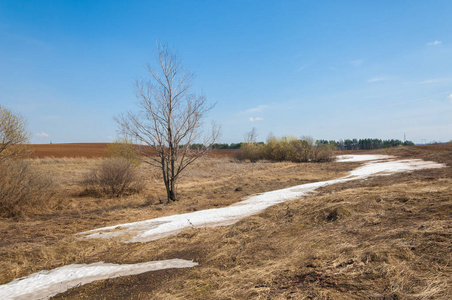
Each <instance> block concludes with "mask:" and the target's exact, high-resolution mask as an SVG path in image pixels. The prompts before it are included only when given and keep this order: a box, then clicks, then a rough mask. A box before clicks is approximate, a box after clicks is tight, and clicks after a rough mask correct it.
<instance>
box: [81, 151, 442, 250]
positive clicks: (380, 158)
mask: <svg viewBox="0 0 452 300" xmlns="http://www.w3.org/2000/svg"><path fill="white" fill-rule="evenodd" d="M391 158H392V157H390V156H386V155H377V156H369V155H366V156H365V155H344V156H342V157H341V158H340V161H362V160H372V159H373V160H375V159H377V160H376V161H371V162H367V163H365V164H364V165H363V166H361V167H359V168H357V169H355V170H353V171H351V172H350V174H349V175H348V176H346V177H342V178H338V179H333V180H327V181H321V182H315V183H308V184H302V185H298V186H294V187H290V188H285V189H281V190H276V191H271V192H267V193H262V194H258V195H254V196H251V197H249V198H248V199H246V200H244V201H241V202H238V203H235V204H233V205H231V206H228V207H223V208H215V209H207V210H202V211H196V212H192V213H185V214H179V215H172V216H167V217H161V218H156V219H150V220H146V221H140V222H134V223H127V224H120V225H115V226H109V227H103V228H98V229H94V230H90V231H86V232H82V233H79V235H81V236H83V237H84V238H111V237H120V238H123V239H124V242H126V243H136V242H148V241H152V240H157V239H160V238H163V237H167V236H170V235H173V234H176V233H178V232H180V231H182V230H183V229H186V228H190V227H192V228H200V227H214V226H224V225H231V224H234V223H236V222H237V221H239V220H241V219H243V218H245V217H248V216H251V215H254V214H257V213H259V212H261V211H263V210H265V209H266V208H268V207H270V206H273V205H275V204H278V203H281V202H285V201H288V200H292V199H296V198H299V197H302V196H306V195H308V194H310V193H312V192H314V191H315V190H316V189H318V188H320V187H323V186H327V185H331V184H336V183H343V182H347V181H350V180H357V179H365V178H367V177H369V176H372V175H389V174H393V173H397V172H409V171H413V170H420V169H427V168H442V167H444V165H443V164H438V163H435V162H429V161H423V160H420V159H409V160H393V159H391Z"/></svg>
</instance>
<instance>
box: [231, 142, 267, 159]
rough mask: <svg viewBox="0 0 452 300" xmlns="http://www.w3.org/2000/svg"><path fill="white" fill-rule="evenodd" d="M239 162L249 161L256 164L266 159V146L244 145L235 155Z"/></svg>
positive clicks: (256, 144) (258, 144) (257, 144)
mask: <svg viewBox="0 0 452 300" xmlns="http://www.w3.org/2000/svg"><path fill="white" fill-rule="evenodd" d="M234 157H235V158H236V159H237V160H245V159H249V160H250V161H251V162H252V163H255V162H257V161H259V160H261V159H264V158H265V145H264V144H260V143H243V144H242V146H241V147H240V149H239V150H237V151H236V152H235V154H234Z"/></svg>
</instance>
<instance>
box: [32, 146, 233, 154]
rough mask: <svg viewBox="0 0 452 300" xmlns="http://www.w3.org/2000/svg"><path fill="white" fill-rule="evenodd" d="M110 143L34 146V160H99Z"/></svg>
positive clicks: (220, 152) (222, 152)
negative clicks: (69, 158) (81, 158)
mask: <svg viewBox="0 0 452 300" xmlns="http://www.w3.org/2000/svg"><path fill="white" fill-rule="evenodd" d="M108 145H109V144H108V143H70V144H33V145H31V147H32V149H33V154H32V157H33V158H45V157H56V158H62V157H86V158H98V157H106V156H107V148H108ZM234 151H235V150H234V149H221V150H214V151H211V152H209V153H208V156H209V157H233V156H234Z"/></svg>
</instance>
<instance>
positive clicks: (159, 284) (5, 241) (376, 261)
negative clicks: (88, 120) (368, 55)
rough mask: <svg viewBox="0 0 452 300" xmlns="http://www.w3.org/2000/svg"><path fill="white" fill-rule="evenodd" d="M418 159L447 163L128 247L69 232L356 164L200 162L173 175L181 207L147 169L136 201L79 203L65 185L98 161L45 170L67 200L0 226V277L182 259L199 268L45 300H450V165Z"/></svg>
mask: <svg viewBox="0 0 452 300" xmlns="http://www.w3.org/2000/svg"><path fill="white" fill-rule="evenodd" d="M405 155H406V156H408V155H414V154H413V153H411V154H409V153H408V154H405ZM416 155H418V156H422V155H424V156H429V157H430V158H431V159H433V158H436V160H437V161H441V162H445V163H448V164H449V167H448V168H445V169H436V170H425V171H417V172H415V173H404V174H397V175H391V176H381V177H375V178H371V179H369V180H365V181H356V182H355V181H352V182H348V183H345V184H340V185H334V186H328V187H325V188H323V189H321V191H320V192H319V193H318V194H316V195H315V196H311V197H307V198H304V199H300V200H295V201H291V202H287V203H283V204H280V205H277V206H274V207H272V208H269V209H267V210H266V211H265V212H263V213H261V214H259V215H256V216H253V217H250V218H247V219H246V220H243V221H241V222H239V223H237V224H235V225H232V226H227V227H219V228H203V229H189V230H185V231H183V232H181V233H179V234H178V235H176V236H173V237H168V238H164V239H161V240H157V241H153V242H149V243H137V244H120V243H119V242H117V241H115V240H78V239H75V238H74V236H73V234H74V233H76V232H80V231H84V230H88V229H92V228H96V227H100V226H106V225H114V224H118V223H121V222H130V221H137V220H144V219H148V218H152V217H158V216H163V215H170V214H174V213H182V212H186V211H194V210H200V209H205V208H211V207H217V206H225V205H229V204H230V203H233V202H236V201H238V200H240V199H242V198H243V197H245V196H246V195H248V194H254V193H258V192H264V191H268V190H274V189H277V188H283V187H287V186H292V185H296V184H301V183H305V182H311V181H318V180H327V179H331V178H337V177H341V176H343V175H344V174H345V173H346V171H347V170H349V169H352V168H355V167H356V166H357V165H358V164H357V163H354V164H351V163H349V164H345V163H340V164H339V163H326V164H291V163H264V162H262V163H256V164H250V163H236V162H234V161H230V160H229V159H217V158H207V159H205V160H203V161H200V163H199V166H198V167H199V169H197V171H195V169H193V170H192V171H190V172H189V173H187V174H186V176H185V177H184V178H183V179H182V181H181V184H180V193H181V195H182V199H181V201H180V202H178V203H175V204H170V205H161V204H158V203H159V198H161V197H163V196H164V191H163V190H162V189H161V187H160V186H159V185H160V183H159V182H158V175H157V173H156V174H154V175H152V174H153V173H150V174H148V175H149V177H148V178H149V179H148V181H147V191H146V192H145V193H144V194H142V195H136V196H133V197H129V198H125V199H103V198H89V197H80V196H79V195H78V194H77V193H79V192H80V187H79V186H77V185H76V184H73V183H72V182H73V180H75V179H77V178H78V176H79V175H80V174H83V172H82V171H81V170H82V169H84V170H87V169H89V166H90V165H91V164H92V163H97V162H93V161H90V162H82V161H80V162H78V163H76V162H75V161H74V162H73V164H72V166H70V167H69V166H64V165H60V166H58V167H55V166H52V163H49V164H48V165H49V166H47V167H48V168H49V170H50V169H52V168H53V172H56V173H58V172H62V174H67V176H68V177H69V178H72V179H71V180H68V181H67V186H69V187H68V190H66V192H65V193H66V194H64V195H65V198H64V199H65V200H62V203H63V204H61V208H60V210H59V211H56V212H55V213H53V214H46V215H40V216H39V215H38V216H35V217H32V218H30V219H27V220H20V221H13V220H7V219H3V220H0V234H1V236H2V239H1V241H2V242H1V244H0V251H1V252H0V268H1V269H2V270H5V272H4V273H3V274H0V276H2V277H1V278H0V280H1V282H2V283H5V282H7V281H9V280H11V279H12V278H16V277H19V276H24V275H28V274H30V273H32V272H34V271H37V270H41V269H45V268H55V267H58V266H61V265H65V264H70V263H81V262H95V261H105V262H115V263H135V262H143V261H149V260H160V259H170V258H184V259H190V260H194V261H196V262H198V263H199V266H198V267H195V268H193V269H184V270H162V271H157V272H148V273H144V274H140V275H135V276H126V277H121V278H116V279H109V280H102V281H98V282H94V283H92V284H88V285H86V286H82V287H79V288H76V289H72V290H70V291H68V292H66V293H63V294H61V295H58V296H56V297H55V298H56V299H60V298H61V299H63V298H64V299H291V298H292V299H363V298H370V299H396V298H397V299H450V298H451V297H452V295H451V292H450V284H451V282H450V281H451V280H450V278H451V276H452V268H451V258H452V257H451V253H450V249H452V239H451V235H452V229H451V228H452V227H451V226H450V224H451V221H452V220H451V218H452V171H451V168H450V165H451V163H452V161H451V160H450V159H449V153H444V152H443V153H436V154H434V155H433V154H432V153H430V152H428V153H416ZM42 165H43V167H44V165H45V164H44V163H43V164H42ZM142 171H143V172H148V171H147V170H145V169H143V170H142Z"/></svg>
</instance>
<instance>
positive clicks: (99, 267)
mask: <svg viewBox="0 0 452 300" xmlns="http://www.w3.org/2000/svg"><path fill="white" fill-rule="evenodd" d="M196 265H198V264H197V263H195V262H192V261H189V260H184V259H169V260H161V261H151V262H144V263H138V264H123V265H118V264H107V263H103V262H97V263H93V264H73V265H68V266H64V267H60V268H56V269H53V270H50V271H40V272H37V273H34V274H31V275H30V276H27V277H22V278H18V279H14V280H13V281H11V282H10V283H7V284H4V285H0V299H3V300H10V299H11V300H12V299H14V300H21V299H23V300H35V299H48V298H50V297H51V296H54V295H56V294H59V293H62V292H65V291H67V290H68V289H70V288H73V287H75V286H80V285H84V284H87V283H90V282H93V281H96V280H102V279H108V278H115V277H120V276H127V275H136V274H140V273H145V272H149V271H157V270H163V269H170V268H191V267H194V266H196Z"/></svg>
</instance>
